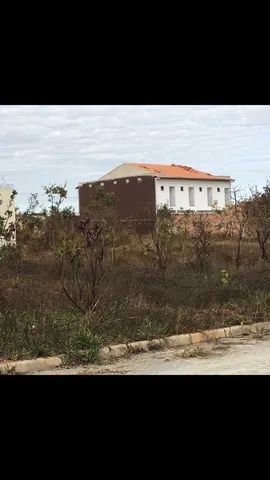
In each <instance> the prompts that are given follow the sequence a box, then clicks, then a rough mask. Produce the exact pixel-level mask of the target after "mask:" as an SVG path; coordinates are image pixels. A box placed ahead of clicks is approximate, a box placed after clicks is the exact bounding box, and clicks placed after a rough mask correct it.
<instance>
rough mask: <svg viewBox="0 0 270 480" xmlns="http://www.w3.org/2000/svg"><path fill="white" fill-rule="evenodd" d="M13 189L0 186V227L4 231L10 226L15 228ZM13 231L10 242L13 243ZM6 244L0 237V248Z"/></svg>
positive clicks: (7, 186)
mask: <svg viewBox="0 0 270 480" xmlns="http://www.w3.org/2000/svg"><path fill="white" fill-rule="evenodd" d="M12 194H13V187H12V186H11V185H0V217H1V225H2V226H3V228H5V229H6V230H8V229H9V227H10V226H14V227H15V201H14V199H12ZM15 241H16V236H15V230H14V232H13V234H12V235H11V238H10V242H11V243H15ZM5 243H6V241H5V239H4V238H3V236H1V235H0V246H1V245H4V244H5Z"/></svg>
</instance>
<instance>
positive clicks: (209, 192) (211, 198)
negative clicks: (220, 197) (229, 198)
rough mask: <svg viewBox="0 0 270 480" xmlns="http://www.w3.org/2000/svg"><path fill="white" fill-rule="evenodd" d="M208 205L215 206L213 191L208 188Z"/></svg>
mask: <svg viewBox="0 0 270 480" xmlns="http://www.w3.org/2000/svg"><path fill="white" fill-rule="evenodd" d="M207 204H208V207H212V205H213V189H212V188H211V187H209V188H207Z"/></svg>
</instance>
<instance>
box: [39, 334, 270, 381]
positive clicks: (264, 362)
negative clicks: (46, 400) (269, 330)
mask: <svg viewBox="0 0 270 480" xmlns="http://www.w3.org/2000/svg"><path fill="white" fill-rule="evenodd" d="M268 374H270V335H267V336H264V337H260V336H255V335H253V336H246V337H240V338H224V339H221V340H218V341H216V342H210V343H202V344H198V345H192V346H188V347H184V348H179V349H166V350H160V351H155V352H147V353H142V354H138V355H132V356H130V357H127V358H123V359H120V360H117V361H115V362H113V363H108V364H103V365H86V366H78V367H70V368H57V369H54V370H48V371H43V372H39V373H36V375H268Z"/></svg>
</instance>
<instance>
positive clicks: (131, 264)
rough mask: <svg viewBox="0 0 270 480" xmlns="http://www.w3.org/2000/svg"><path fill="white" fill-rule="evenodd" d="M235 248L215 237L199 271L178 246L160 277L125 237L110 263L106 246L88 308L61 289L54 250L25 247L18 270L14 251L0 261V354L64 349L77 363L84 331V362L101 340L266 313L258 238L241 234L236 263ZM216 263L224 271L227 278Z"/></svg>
mask: <svg viewBox="0 0 270 480" xmlns="http://www.w3.org/2000/svg"><path fill="white" fill-rule="evenodd" d="M234 252H235V243H234V242H233V241H229V240H216V241H215V242H214V243H213V245H212V246H211V250H210V253H209V257H208V259H207V263H206V265H205V268H204V270H203V272H200V271H199V269H198V266H197V265H196V263H194V255H193V250H192V245H190V243H189V242H186V243H183V244H181V248H180V247H179V245H175V246H174V251H173V255H172V261H171V262H170V264H169V265H168V266H167V271H166V277H165V278H163V277H162V275H161V273H160V272H159V270H158V269H157V268H156V266H155V265H153V263H152V262H151V259H149V258H148V257H145V255H144V252H143V251H142V250H141V248H140V246H139V243H138V241H137V243H136V239H135V237H134V236H133V237H132V238H131V241H130V242H128V237H124V239H123V244H120V245H118V247H117V249H116V261H115V263H114V264H112V261H111V255H110V251H109V250H108V251H107V252H106V259H105V264H104V270H105V271H104V275H103V277H102V278H101V280H100V283H99V285H98V294H99V295H100V296H102V300H101V301H100V308H99V309H98V310H97V311H95V312H94V313H92V314H91V313H87V314H85V315H82V314H80V312H78V310H76V308H75V307H74V306H73V305H72V304H71V303H70V302H69V301H68V299H67V298H66V296H65V294H64V293H63V290H62V286H61V282H60V281H59V276H58V272H57V268H56V263H55V257H54V254H53V253H52V252H49V251H45V250H41V251H36V252H33V251H32V250H31V248H30V247H29V248H28V249H27V248H26V250H25V251H24V253H23V260H22V262H21V268H20V269H19V271H18V268H17V263H18V259H17V258H16V252H13V253H12V254H10V256H9V257H8V256H7V257H6V258H5V260H4V261H2V263H1V265H0V357H2V358H10V359H18V358H30V357H35V356H46V355H52V354H59V353H65V354H66V355H67V357H68V358H69V359H70V361H71V360H72V361H73V362H81V361H82V360H83V361H84V359H82V358H81V357H80V356H78V350H79V348H80V346H79V344H80V340H79V339H81V340H83V338H84V339H86V338H87V339H88V341H89V344H88V345H87V346H86V353H85V361H86V362H89V361H96V359H97V358H98V350H99V348H100V347H101V346H103V345H108V344H116V343H125V342H131V341H137V340H145V339H154V338H162V337H164V336H168V335H173V334H181V333H188V332H197V331H201V330H205V329H210V328H219V327H225V326H229V325H236V324H241V323H242V322H243V323H253V322H258V321H264V320H269V315H270V263H269V262H267V261H265V262H261V261H259V260H258V257H259V252H258V246H257V243H256V242H250V241H244V242H243V251H242V256H243V261H242V265H241V267H240V268H239V270H236V269H235V268H234ZM221 269H226V271H228V272H229V282H228V284H226V285H224V284H222V281H221V274H220V271H221ZM90 339H92V340H93V339H94V340H93V341H92V340H91V341H90ZM91 342H92V343H91ZM86 343H87V342H86ZM194 355H195V356H196V355H197V356H199V355H200V352H199V350H195V354H194Z"/></svg>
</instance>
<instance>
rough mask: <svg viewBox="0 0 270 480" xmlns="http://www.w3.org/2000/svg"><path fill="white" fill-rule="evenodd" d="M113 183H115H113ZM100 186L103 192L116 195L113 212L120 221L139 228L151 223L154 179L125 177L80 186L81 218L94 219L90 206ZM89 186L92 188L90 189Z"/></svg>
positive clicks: (153, 211)
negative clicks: (128, 221) (137, 225)
mask: <svg viewBox="0 0 270 480" xmlns="http://www.w3.org/2000/svg"><path fill="white" fill-rule="evenodd" d="M140 179H141V180H140ZM115 181H116V182H117V183H114V182H115ZM101 184H103V188H104V192H106V193H114V194H115V195H116V207H115V212H116V214H117V215H118V216H119V218H120V219H121V220H130V221H132V222H135V223H136V224H140V225H141V226H142V225H145V226H146V225H149V224H151V223H152V222H153V219H154V218H155V179H154V178H153V177H150V176H141V177H126V178H120V179H117V180H103V181H98V182H92V183H91V182H89V183H85V184H83V185H81V186H80V187H79V205H80V217H81V218H83V217H86V216H89V215H91V217H94V212H93V210H91V211H90V205H91V201H92V200H93V199H94V198H95V196H96V191H97V188H100V186H101ZM90 185H92V186H91V187H90ZM142 228H143V227H142Z"/></svg>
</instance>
